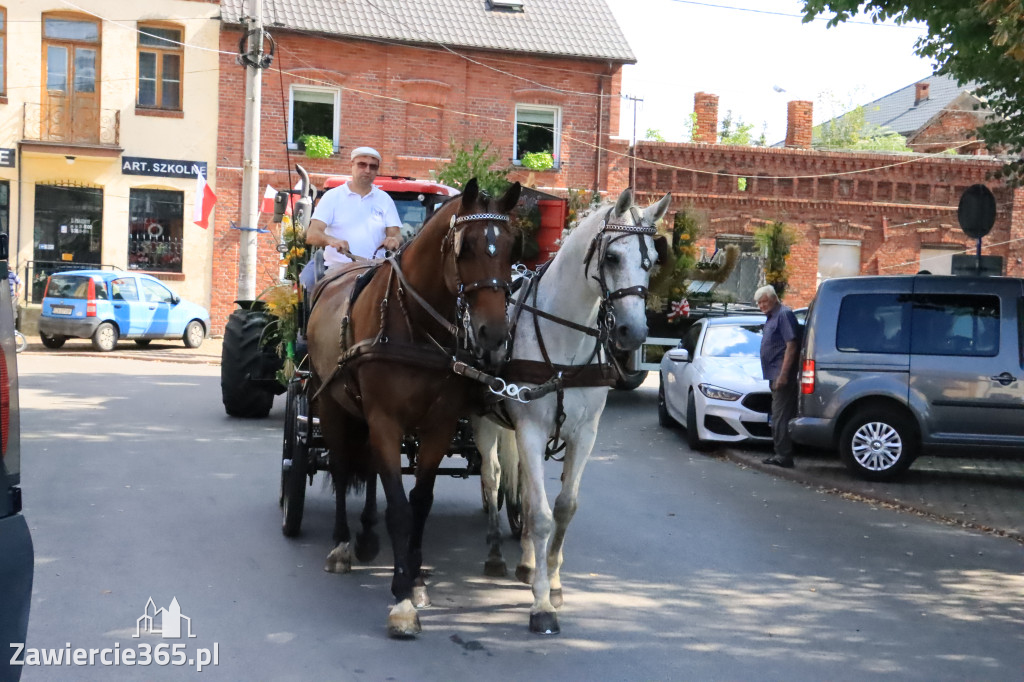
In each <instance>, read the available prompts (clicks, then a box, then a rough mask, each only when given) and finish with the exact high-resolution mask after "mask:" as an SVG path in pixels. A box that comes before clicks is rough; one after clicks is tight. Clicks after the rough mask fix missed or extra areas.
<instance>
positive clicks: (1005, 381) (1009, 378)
mask: <svg viewBox="0 0 1024 682" xmlns="http://www.w3.org/2000/svg"><path fill="white" fill-rule="evenodd" d="M989 379H991V380H992V381H998V382H999V383H1000V384H1002V385H1003V386H1009V385H1010V384H1012V383H1013V382H1015V381H1016V380H1017V377H1015V376H1013V375H1012V374H1010V373H1009V372H1003V373H1002V374H997V375H995V376H994V377H989Z"/></svg>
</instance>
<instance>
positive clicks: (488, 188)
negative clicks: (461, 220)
mask: <svg viewBox="0 0 1024 682" xmlns="http://www.w3.org/2000/svg"><path fill="white" fill-rule="evenodd" d="M490 149H491V145H490V144H489V143H484V142H480V141H479V140H477V141H475V142H473V147H472V148H471V149H469V148H463V147H459V146H457V145H456V144H455V141H454V140H452V142H451V146H450V150H449V155H450V156H451V161H449V162H448V163H447V164H445V165H444V166H443V167H442V168H441V169H440V170H439V171H436V172H435V173H434V176H435V178H436V179H437V181H438V182H441V183H444V184H445V185H450V186H451V187H455V188H456V189H462V188H463V187H465V186H466V183H467V182H469V181H470V180H471V179H472V178H476V181H477V184H478V185H479V186H480V189H482V190H484V191H485V192H487V193H488V194H490V195H491V196H494V197H498V196H501V195H502V194H504V193H505V190H507V189H508V187H509V185H510V184H512V183H510V182H509V181H508V177H507V172H506V171H505V170H504V169H500V168H499V169H493V168H492V167H493V166H494V165H496V164H498V163H499V162H500V158H499V157H498V155H497V154H492V153H490Z"/></svg>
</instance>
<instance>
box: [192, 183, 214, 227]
mask: <svg viewBox="0 0 1024 682" xmlns="http://www.w3.org/2000/svg"><path fill="white" fill-rule="evenodd" d="M216 203H217V195H216V194H214V193H213V190H212V189H210V186H209V185H208V184H206V178H204V177H203V174H202V173H200V172H199V169H198V168H196V198H195V209H194V210H193V213H192V221H193V222H194V223H195V224H196V225H198V226H199V227H201V228H203V229H204V230H205V229H206V228H208V227H209V226H210V223H209V219H210V211H212V210H213V205H214V204H216Z"/></svg>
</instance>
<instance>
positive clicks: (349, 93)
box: [211, 0, 635, 331]
mask: <svg viewBox="0 0 1024 682" xmlns="http://www.w3.org/2000/svg"><path fill="white" fill-rule="evenodd" d="M310 6H311V5H310V3H306V2H300V1H299V0H267V1H266V2H265V3H264V7H265V9H264V17H263V19H264V22H265V25H266V26H267V29H268V30H269V31H270V32H271V34H272V35H273V38H274V40H275V41H276V45H277V49H276V55H275V59H274V63H273V68H272V69H270V70H267V71H265V72H264V73H263V86H262V87H263V97H262V103H261V105H262V117H261V153H260V186H261V194H262V188H263V187H265V186H266V185H267V184H270V185H272V186H274V187H275V188H279V189H280V188H285V187H288V186H291V185H293V184H294V178H289V176H288V173H287V170H288V167H289V161H290V163H291V164H294V163H296V162H300V163H302V164H303V166H304V167H305V168H306V169H307V170H309V171H311V172H312V173H313V174H314V182H317V183H318V184H319V183H320V182H321V181H322V180H323V179H324V177H325V176H326V175H329V174H344V173H347V172H348V171H349V169H350V163H349V157H348V153H349V150H350V149H352V148H354V147H357V146H360V145H370V146H373V147H376V148H377V149H379V150H380V151H381V152H382V154H383V155H384V162H383V164H382V169H381V172H382V174H389V175H403V176H413V177H421V178H422V177H428V176H429V173H430V171H431V170H434V169H437V168H439V167H440V166H441V165H443V164H444V163H446V162H447V161H448V159H447V156H448V153H449V149H450V146H449V145H450V142H451V141H454V142H455V144H457V145H459V146H467V145H469V146H471V145H472V143H473V142H474V141H483V142H486V143H490V145H491V147H490V149H491V152H493V153H496V154H497V155H498V156H499V158H501V159H507V160H508V163H509V164H510V166H512V167H513V168H514V167H515V166H516V165H517V164H519V159H520V158H521V157H522V155H523V153H525V152H528V151H549V152H551V153H552V155H553V157H554V160H555V167H554V168H553V169H551V170H550V171H546V172H541V173H537V174H536V175H535V177H534V178H533V182H534V184H535V185H537V186H539V187H542V188H545V187H550V188H556V189H565V188H568V187H578V188H586V189H593V188H598V189H601V190H607V189H609V188H615V187H617V188H621V187H624V186H625V185H626V183H627V182H628V176H627V175H626V169H627V167H628V164H625V163H623V162H622V161H621V160H619V159H618V158H617V157H616V158H615V159H614V162H612V163H610V159H609V155H614V154H615V153H618V154H622V153H625V152H626V151H627V147H626V143H625V142H623V141H621V140H613V139H612V138H613V136H614V135H617V133H618V128H619V95H620V83H621V68H622V65H623V64H628V63H633V62H634V61H635V60H634V58H633V54H632V51H631V50H630V48H629V45H628V44H627V43H626V40H625V38H624V36H623V35H622V32H621V30H620V29H619V27H618V25H617V24H616V22H615V19H614V17H613V16H612V14H611V11H610V10H609V9H608V7H607V5H606V4H605V2H604V0H576V1H575V2H572V3H563V2H561V0H523V2H519V0H516V1H514V2H513V1H509V0H502V1H499V0H487V1H484V0H482V1H481V2H474V3H466V2H458V1H457V0H436V1H434V2H430V3H427V2H414V1H413V0H406V1H405V2H396V3H389V5H388V8H395V7H398V8H400V16H399V15H391V14H389V13H388V11H389V10H385V9H383V8H381V7H379V6H378V5H375V4H373V3H370V2H364V1H362V0H347V1H345V2H341V1H340V0H330V1H325V2H322V3H318V5H317V7H318V13H317V15H316V16H309V15H304V14H302V12H303V10H304V8H308V7H310ZM245 7H246V2H245V0H223V1H222V3H221V9H222V15H221V16H222V21H223V24H222V31H221V41H220V47H221V50H224V51H228V52H232V51H236V50H237V49H238V45H239V41H240V39H241V37H242V34H243V31H244V28H243V27H244V26H245V16H244V15H245ZM396 11H398V10H396ZM278 69H279V70H278ZM244 79H245V74H244V71H243V69H242V68H241V67H239V66H237V65H236V64H235V63H234V60H233V59H232V57H230V56H227V55H222V56H221V63H220V112H219V133H218V138H219V146H218V159H217V178H218V185H217V187H216V190H217V196H218V204H217V211H216V227H215V233H214V246H213V260H214V265H213V294H212V301H211V313H212V316H213V321H214V330H215V331H218V330H220V329H222V328H223V324H224V322H225V320H226V319H227V316H228V315H229V314H230V312H231V310H232V308H233V303H232V301H233V299H234V298H235V296H236V292H237V290H238V287H237V278H238V245H239V232H238V231H237V230H236V229H232V225H231V223H232V222H233V221H234V222H236V223H237V221H238V216H239V206H238V204H239V198H240V195H241V183H242V153H243V132H244V97H245V83H244ZM309 132H315V133H317V134H321V135H323V136H325V137H327V138H328V139H330V141H331V143H332V145H333V148H334V154H333V155H332V156H331V157H330V158H327V159H323V160H311V159H308V158H306V157H305V156H304V155H303V154H302V152H300V151H298V149H297V142H298V139H299V137H300V136H301V134H303V133H309ZM609 150H611V151H609ZM289 154H290V159H289V156H288V155H289ZM526 175H527V174H526V173H519V174H513V177H514V178H516V177H517V176H518V177H520V178H525V177H526ZM266 218H267V217H266V216H263V219H264V220H266ZM258 244H259V253H258V257H257V268H258V272H257V285H256V291H257V292H259V291H261V290H262V289H263V288H265V287H266V286H267V285H269V284H270V283H271V282H273V281H275V280H276V278H277V275H278V257H277V255H276V252H275V247H276V240H275V237H274V236H273V234H270V233H266V234H261V235H260V239H259V242H258Z"/></svg>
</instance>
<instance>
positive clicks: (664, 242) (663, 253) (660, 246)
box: [654, 234, 668, 266]
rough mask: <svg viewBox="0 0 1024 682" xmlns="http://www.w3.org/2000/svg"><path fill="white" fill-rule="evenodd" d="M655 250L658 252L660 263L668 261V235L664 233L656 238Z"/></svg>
mask: <svg viewBox="0 0 1024 682" xmlns="http://www.w3.org/2000/svg"><path fill="white" fill-rule="evenodd" d="M654 250H655V251H657V252H658V265H661V266H664V265H665V264H666V263H668V237H666V236H665V235H663V234H660V235H658V236H657V237H655V238H654Z"/></svg>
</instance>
